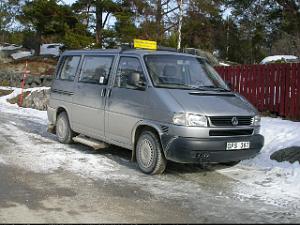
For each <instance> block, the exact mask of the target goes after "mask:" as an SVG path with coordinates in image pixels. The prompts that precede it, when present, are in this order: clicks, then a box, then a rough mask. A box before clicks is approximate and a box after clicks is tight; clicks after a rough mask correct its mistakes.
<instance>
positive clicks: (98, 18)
mask: <svg viewBox="0 0 300 225" xmlns="http://www.w3.org/2000/svg"><path fill="white" fill-rule="evenodd" d="M102 14H103V9H102V7H101V6H100V5H96V44H97V45H98V46H99V47H100V48H102V29H103V27H102Z"/></svg>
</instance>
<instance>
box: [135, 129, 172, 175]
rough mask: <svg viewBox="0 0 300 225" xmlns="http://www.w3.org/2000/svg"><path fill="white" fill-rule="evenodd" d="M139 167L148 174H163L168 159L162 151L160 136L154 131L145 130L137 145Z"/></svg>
mask: <svg viewBox="0 0 300 225" xmlns="http://www.w3.org/2000/svg"><path fill="white" fill-rule="evenodd" d="M136 159H137V163H138V165H139V168H140V169H141V170H142V171H143V172H144V173H147V174H153V175H154V174H162V173H163V172H164V171H165V169H166V165H167V160H166V158H165V156H164V154H163V152H162V148H161V144H160V141H159V138H158V137H157V135H156V134H154V133H153V132H152V131H143V132H142V134H141V135H140V137H139V139H138V142H137V145H136Z"/></svg>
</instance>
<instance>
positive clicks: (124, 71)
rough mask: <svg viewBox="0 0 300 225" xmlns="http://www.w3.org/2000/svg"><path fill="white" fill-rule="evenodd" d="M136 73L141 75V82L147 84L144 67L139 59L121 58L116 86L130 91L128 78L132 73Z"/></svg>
mask: <svg viewBox="0 0 300 225" xmlns="http://www.w3.org/2000/svg"><path fill="white" fill-rule="evenodd" d="M134 72H137V73H139V74H140V76H141V80H142V81H144V82H146V79H145V75H144V72H143V69H142V65H141V63H140V61H139V59H138V58H134V57H121V59H120V61H119V65H118V70H117V76H116V80H115V85H114V86H115V87H120V88H129V89H130V88H131V87H130V85H128V83H127V78H128V75H129V74H130V73H134Z"/></svg>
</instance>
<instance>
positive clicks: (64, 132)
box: [55, 112, 74, 144]
mask: <svg viewBox="0 0 300 225" xmlns="http://www.w3.org/2000/svg"><path fill="white" fill-rule="evenodd" d="M55 128H56V136H57V138H58V141H59V142H61V143H64V144H71V143H73V137H74V133H73V131H72V130H71V127H70V123H69V119H68V116H67V113H66V112H62V113H60V114H59V115H58V117H57V120H56V126H55Z"/></svg>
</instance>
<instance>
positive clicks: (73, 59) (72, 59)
mask: <svg viewBox="0 0 300 225" xmlns="http://www.w3.org/2000/svg"><path fill="white" fill-rule="evenodd" d="M79 61H80V56H66V57H65V58H64V62H63V67H62V69H61V72H60V76H59V78H60V79H61V80H70V81H73V80H74V78H75V76H76V71H77V68H78V65H79Z"/></svg>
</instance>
